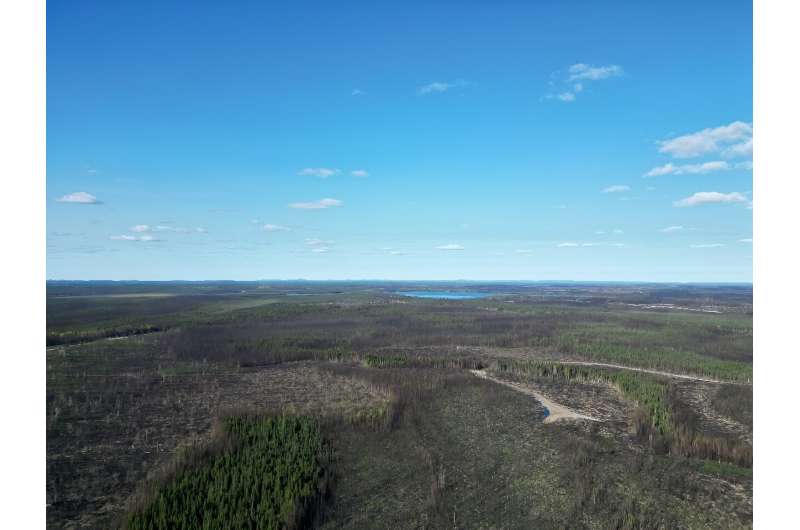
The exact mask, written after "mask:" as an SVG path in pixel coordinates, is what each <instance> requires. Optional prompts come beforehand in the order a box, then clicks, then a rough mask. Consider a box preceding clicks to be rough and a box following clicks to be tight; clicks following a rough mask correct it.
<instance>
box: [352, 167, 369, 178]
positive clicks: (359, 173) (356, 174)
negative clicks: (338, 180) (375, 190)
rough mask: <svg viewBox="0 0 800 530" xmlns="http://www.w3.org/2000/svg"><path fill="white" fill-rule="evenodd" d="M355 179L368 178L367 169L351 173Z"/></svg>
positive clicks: (355, 170)
mask: <svg viewBox="0 0 800 530" xmlns="http://www.w3.org/2000/svg"><path fill="white" fill-rule="evenodd" d="M350 174H351V175H353V176H354V177H368V176H369V173H368V172H367V171H366V170H365V169H354V170H353V171H351V172H350Z"/></svg>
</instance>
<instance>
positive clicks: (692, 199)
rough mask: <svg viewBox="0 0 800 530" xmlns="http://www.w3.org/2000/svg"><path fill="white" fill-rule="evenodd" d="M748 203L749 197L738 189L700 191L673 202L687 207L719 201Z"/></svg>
mask: <svg viewBox="0 0 800 530" xmlns="http://www.w3.org/2000/svg"><path fill="white" fill-rule="evenodd" d="M742 202H744V203H746V202H748V200H747V197H745V196H744V195H742V194H741V193H739V192H738V191H734V192H731V193H720V192H718V191H698V192H697V193H695V194H693V195H690V196H689V197H686V198H684V199H681V200H679V201H675V202H674V203H673V204H674V205H675V206H678V207H686V206H699V205H701V204H718V203H742Z"/></svg>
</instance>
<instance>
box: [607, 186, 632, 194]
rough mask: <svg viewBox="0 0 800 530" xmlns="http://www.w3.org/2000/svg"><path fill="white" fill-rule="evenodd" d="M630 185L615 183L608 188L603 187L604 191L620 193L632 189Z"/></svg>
mask: <svg viewBox="0 0 800 530" xmlns="http://www.w3.org/2000/svg"><path fill="white" fill-rule="evenodd" d="M630 190H631V187H630V186H625V185H622V184H615V185H614V186H609V187H607V188H603V193H620V192H623V191H630Z"/></svg>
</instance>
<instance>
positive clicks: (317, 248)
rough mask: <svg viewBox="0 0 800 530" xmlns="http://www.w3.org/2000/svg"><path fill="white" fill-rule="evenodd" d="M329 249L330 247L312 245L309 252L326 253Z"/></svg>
mask: <svg viewBox="0 0 800 530" xmlns="http://www.w3.org/2000/svg"><path fill="white" fill-rule="evenodd" d="M330 250H331V249H329V248H328V247H314V248H312V249H311V252H314V253H316V254H327V253H328V252H330Z"/></svg>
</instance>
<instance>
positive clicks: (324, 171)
mask: <svg viewBox="0 0 800 530" xmlns="http://www.w3.org/2000/svg"><path fill="white" fill-rule="evenodd" d="M339 173H341V171H339V170H338V169H333V168H328V167H306V168H303V169H301V170H300V171H298V172H297V174H298V175H301V176H312V177H319V178H321V179H326V178H328V177H331V176H333V175H338V174H339Z"/></svg>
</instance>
